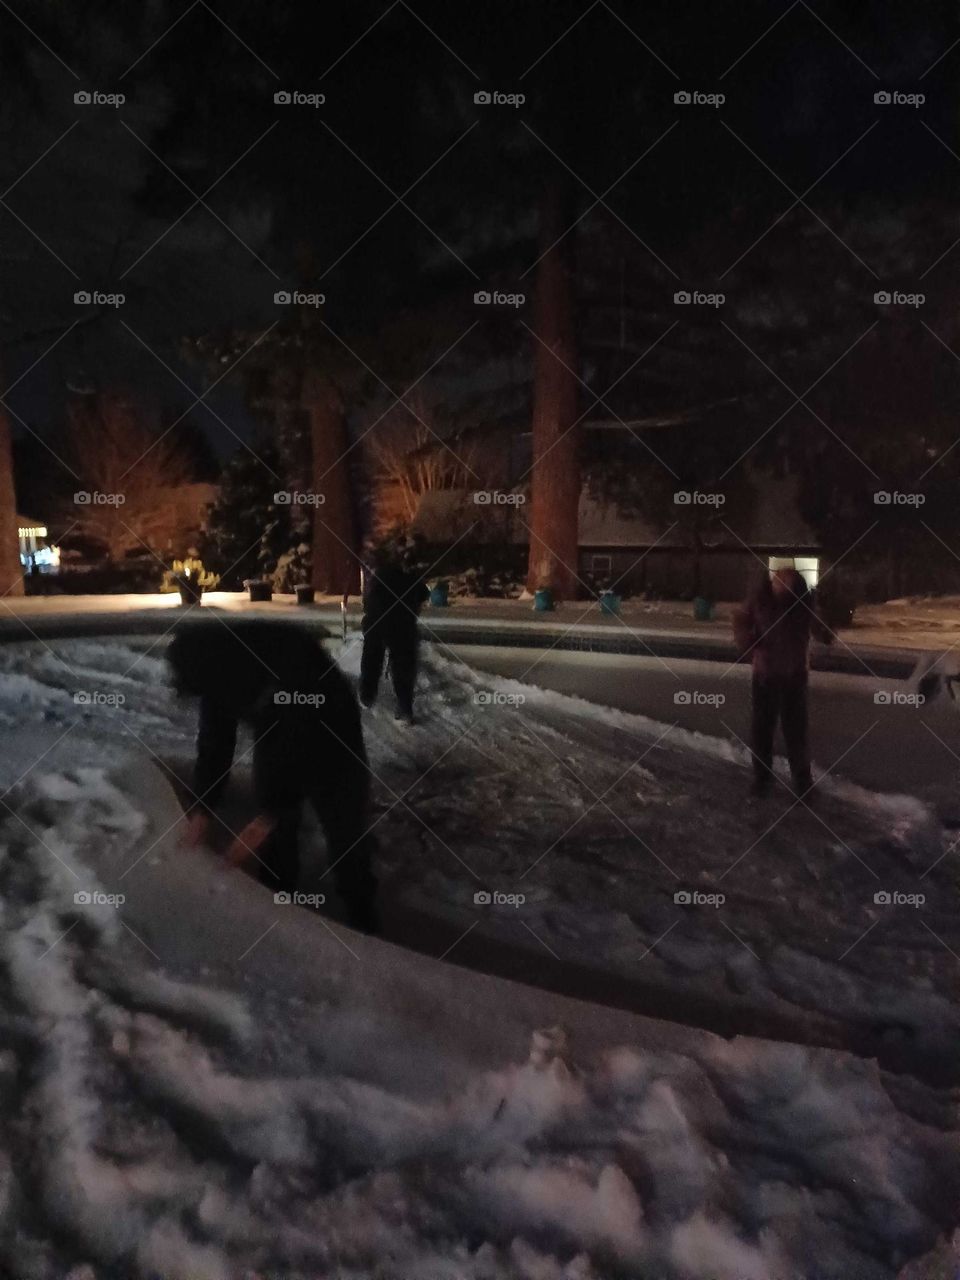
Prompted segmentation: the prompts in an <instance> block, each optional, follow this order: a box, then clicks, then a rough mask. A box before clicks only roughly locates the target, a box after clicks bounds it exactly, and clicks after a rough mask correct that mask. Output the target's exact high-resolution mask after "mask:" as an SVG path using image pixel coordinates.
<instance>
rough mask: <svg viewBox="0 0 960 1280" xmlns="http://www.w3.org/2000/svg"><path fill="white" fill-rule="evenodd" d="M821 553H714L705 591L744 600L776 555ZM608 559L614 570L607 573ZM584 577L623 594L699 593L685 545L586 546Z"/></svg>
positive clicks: (704, 563)
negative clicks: (646, 547)
mask: <svg viewBox="0 0 960 1280" xmlns="http://www.w3.org/2000/svg"><path fill="white" fill-rule="evenodd" d="M804 553H806V554H809V555H817V554H818V553H817V551H816V550H811V549H810V548H802V547H795V548H791V547H774V548H766V547H763V548H759V547H758V548H753V549H752V550H748V549H747V548H745V547H736V548H729V549H726V548H725V549H720V550H718V549H711V550H709V551H706V552H704V554H703V555H702V557H701V560H700V590H701V592H702V593H703V594H704V595H705V596H707V597H708V598H709V599H711V600H742V599H743V598H744V596H746V595H747V593H748V592H749V591H750V590H751V589H752V588H753V586H754V584H755V583H756V581H757V579H758V578H759V577H760V575H761V574H762V572H763V570H764V568H765V567H766V565H767V562H768V559H769V557H770V556H771V555H783V554H786V555H794V554H796V555H801V554H804ZM608 557H609V562H610V568H609V569H606V568H605V567H603V566H605V565H606V563H607V558H608ZM580 576H581V577H582V578H583V579H584V581H585V582H588V583H591V584H593V583H594V582H596V583H597V584H598V585H602V584H603V583H604V582H609V583H610V584H614V583H615V584H616V586H617V589H618V590H620V591H622V592H623V594H629V595H642V594H644V593H645V592H650V593H651V594H652V595H654V596H663V597H665V598H667V599H676V598H677V597H683V596H689V595H692V594H693V591H694V560H693V555H692V553H691V552H690V551H688V550H686V549H685V548H680V547H652V548H649V549H647V550H644V549H643V548H639V547H581V549H580Z"/></svg>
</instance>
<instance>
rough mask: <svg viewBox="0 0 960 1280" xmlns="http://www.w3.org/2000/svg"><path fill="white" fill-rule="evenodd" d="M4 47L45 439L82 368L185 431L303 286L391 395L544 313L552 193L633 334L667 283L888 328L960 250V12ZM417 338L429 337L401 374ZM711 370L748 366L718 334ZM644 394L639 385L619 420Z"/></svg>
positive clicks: (514, 19) (228, 398)
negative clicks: (569, 194)
mask: <svg viewBox="0 0 960 1280" xmlns="http://www.w3.org/2000/svg"><path fill="white" fill-rule="evenodd" d="M0 34H2V39H3V47H2V58H3V69H2V70H3V76H4V84H5V89H6V91H5V93H4V106H3V118H4V126H3V128H4V146H3V151H2V160H0V164H2V166H3V174H2V176H0V181H2V190H3V191H4V193H5V194H4V195H3V205H2V209H0V215H2V223H0V225H2V227H3V239H2V248H0V261H2V264H3V271H4V276H5V288H4V290H3V300H4V301H3V310H2V325H3V328H2V336H3V350H4V383H5V385H9V384H11V383H15V386H14V388H13V390H12V391H11V392H10V393H9V397H8V403H9V405H10V408H11V410H12V412H13V414H14V423H15V428H16V429H18V430H21V431H22V430H24V429H26V428H27V427H29V428H30V429H31V430H35V431H36V432H38V433H39V434H40V435H41V436H43V435H44V434H45V433H46V432H47V431H49V430H50V429H51V427H52V426H53V425H54V424H55V423H56V421H57V420H58V418H60V417H62V413H63V402H64V396H65V388H66V387H68V386H70V385H77V384H82V383H84V382H90V381H91V380H92V381H95V382H97V383H98V384H100V385H103V386H110V387H118V388H125V389H128V390H131V391H133V392H134V393H135V394H137V395H138V396H140V397H143V398H144V399H146V400H149V401H151V402H162V403H164V404H174V405H176V406H177V409H178V411H184V410H186V409H187V408H188V407H189V406H190V404H191V403H192V402H193V400H194V398H195V397H196V396H199V395H201V394H202V393H203V391H204V390H205V388H207V387H209V386H210V384H211V383H212V382H213V381H214V380H215V379H217V378H218V377H219V376H220V374H221V373H222V372H223V369H220V370H219V371H218V369H217V368H216V367H212V366H211V365H210V364H209V363H208V362H205V361H196V362H193V363H191V362H189V361H186V360H185V359H184V354H183V353H184V349H185V340H187V339H190V338H194V337H197V336H203V335H209V334H222V333H225V332H228V331H229V332H232V333H233V334H235V335H237V337H236V346H235V350H236V352H237V353H242V352H243V351H244V350H246V349H247V348H248V347H249V346H250V345H251V344H252V343H253V342H254V341H256V340H257V338H258V337H260V336H261V335H262V334H264V333H265V332H266V331H267V330H269V329H270V326H272V325H275V324H277V323H279V324H280V326H281V327H282V326H283V325H284V324H285V323H287V322H288V320H289V315H290V309H289V308H283V307H278V306H277V305H276V304H275V303H274V295H275V293H276V292H277V291H279V290H284V289H286V290H293V289H300V290H303V291H305V292H312V293H323V294H324V296H325V302H324V304H323V307H322V309H317V313H316V314H317V322H318V323H320V324H322V325H323V326H327V327H329V329H330V331H331V335H330V336H331V342H336V341H337V339H336V338H334V337H333V334H336V335H338V337H339V339H340V340H341V341H342V342H343V343H344V344H345V347H344V351H345V353H349V354H345V359H355V360H356V361H357V363H358V366H359V364H360V363H367V364H369V366H370V370H371V374H372V375H375V377H374V379H373V382H372V383H371V384H370V385H369V386H368V387H367V388H366V389H365V391H364V393H363V394H364V395H365V396H367V397H368V398H369V397H370V396H374V395H381V394H385V392H384V390H383V384H384V383H385V384H386V385H387V386H389V387H390V388H391V390H392V391H393V392H395V393H396V392H399V390H401V387H400V385H398V382H399V381H402V380H403V378H402V377H401V376H400V375H404V376H406V375H407V373H408V371H409V373H411V374H413V376H415V374H416V370H417V364H418V363H419V364H420V367H421V368H425V367H427V366H428V365H429V364H430V363H431V362H432V360H433V359H434V358H435V357H436V356H440V355H441V354H442V353H443V352H444V351H445V350H446V349H447V348H449V347H450V345H451V343H454V342H455V341H457V340H458V338H459V337H460V336H461V335H462V334H463V333H464V332H465V331H466V330H467V329H468V328H469V327H470V326H471V325H472V324H474V322H475V321H476V320H477V312H476V309H475V308H474V306H473V295H474V292H475V291H476V290H478V289H482V288H486V287H499V288H501V289H505V290H513V291H523V292H525V293H526V295H527V296H528V297H529V295H530V293H531V291H532V281H533V276H532V274H530V268H531V266H532V264H533V262H534V261H535V260H536V258H537V256H538V252H537V248H536V205H537V197H538V193H539V192H540V190H542V187H543V184H544V183H545V182H547V181H549V180H550V178H551V176H553V175H556V174H558V173H565V174H567V175H568V176H569V177H570V178H571V187H572V190H573V191H574V192H575V197H576V219H577V221H576V227H575V228H574V230H573V231H571V234H573V235H576V236H577V238H578V240H579V241H580V242H581V243H582V245H583V246H585V250H584V252H583V254H582V258H581V262H582V264H583V265H582V273H581V276H580V278H579V284H580V286H581V287H582V288H583V289H584V291H585V292H589V289H590V285H591V274H592V272H593V271H594V269H595V265H596V261H595V259H593V258H591V253H593V252H595V250H594V249H591V245H594V246H595V245H597V244H600V245H603V244H604V243H605V242H606V243H609V244H610V245H614V244H616V246H617V247H616V252H617V253H618V254H619V255H620V257H621V260H622V265H621V267H620V281H621V286H622V291H623V293H624V295H625V296H627V297H628V298H629V303H630V306H631V308H633V309H634V310H635V311H636V313H637V314H640V313H645V312H649V313H656V312H659V311H661V310H667V309H668V308H669V305H670V302H671V299H672V295H673V293H674V291H675V290H677V289H680V288H688V289H701V290H705V291H711V290H714V291H715V290H718V289H722V290H723V292H724V294H725V296H726V298H727V299H728V305H727V310H726V312H725V313H724V315H725V317H726V318H728V319H731V323H736V321H735V320H733V319H732V318H733V317H735V316H736V315H737V309H738V308H739V309H740V312H741V313H743V314H754V315H755V313H756V312H757V309H758V308H759V310H760V311H761V312H762V310H763V307H764V305H766V300H767V299H768V297H769V294H770V293H771V292H775V293H776V294H777V295H778V297H779V298H780V299H781V301H782V300H783V299H784V298H785V297H788V296H789V295H790V292H791V290H801V289H802V290H803V291H804V292H806V291H808V290H810V289H814V290H815V291H817V292H818V293H819V294H820V295H821V296H822V298H823V299H824V300H826V301H829V300H830V299H831V298H832V299H833V301H836V300H837V299H838V298H839V297H841V295H842V301H843V305H844V306H850V307H856V306H862V307H863V308H864V312H865V313H868V312H869V308H870V305H871V301H872V294H873V292H874V290H875V289H878V288H882V287H888V286H889V287H899V288H902V289H907V290H909V289H918V288H925V289H926V292H927V293H928V294H932V293H934V292H935V291H936V288H937V286H938V284H939V285H940V286H941V287H947V285H948V283H949V281H950V273H951V271H952V269H953V268H954V267H955V265H956V261H957V255H958V254H960V249H953V247H952V245H953V241H954V239H955V238H956V237H960V221H958V219H957V217H956V214H955V212H954V210H955V208H956V197H955V192H956V190H957V184H958V182H960V136H958V133H957V120H958V118H960V117H958V113H957V102H956V96H957V95H956V91H955V84H956V78H957V60H958V59H960V45H955V43H954V42H955V41H956V40H957V39H958V38H960V31H958V30H957V24H956V18H955V14H954V12H953V10H952V8H951V7H950V6H948V5H946V4H931V5H925V6H923V7H922V8H921V9H917V10H912V9H909V8H908V7H907V6H904V5H902V4H898V5H895V4H870V5H867V4H861V5H845V6H839V5H822V6H811V5H808V4H806V3H804V2H803V0H798V2H797V3H794V4H792V5H788V4H776V5H773V4H760V3H746V4H741V5H736V6H733V5H730V4H699V5H687V6H683V7H679V6H676V5H672V4H666V3H657V4H651V5H644V6H639V5H629V6H622V7H619V8H618V7H617V6H615V5H612V4H611V5H608V4H606V3H605V2H603V0H598V2H597V3H594V4H592V5H589V4H580V5H573V4H568V3H554V4H533V3H526V4H523V5H516V4H512V5H506V4H499V3H486V4H480V5H475V6H445V5H438V4H421V5H419V6H417V7H416V8H414V7H411V6H408V5H407V4H406V3H404V2H403V0H398V2H397V3H394V4H378V5H368V4H350V5H339V6H338V5H331V6H316V5H304V4H289V3H277V4H272V5H269V6H266V5H254V4H245V3H240V4H234V5H233V6H231V7H230V10H229V12H220V11H218V9H217V8H216V6H214V5H208V4H206V3H205V0H197V2H196V3H193V4H189V3H181V4H176V5H174V4H170V3H166V2H165V0H155V2H154V3H151V4H146V5H143V6H131V7H130V8H129V11H128V9H127V7H126V6H122V5H119V4H112V5H110V4H102V5H93V6H91V7H89V8H86V9H85V10H84V12H83V13H82V14H80V13H75V12H73V11H72V10H71V7H70V6H67V5H65V4H54V3H33V4H24V5H20V6H18V7H15V8H11V9H8V10H4V11H3V12H2V13H0ZM481 91H485V92H489V93H491V94H495V93H499V94H502V95H508V96H509V95H523V97H524V98H525V101H524V102H523V103H522V104H520V105H515V104H514V103H511V102H503V103H497V102H491V103H489V104H487V103H480V104H478V103H476V102H475V101H474V96H475V94H477V93H478V92H481ZM681 91H686V92H689V93H691V94H694V93H697V94H701V95H707V96H709V95H723V97H724V99H725V100H724V101H723V102H722V103H720V104H719V105H715V104H714V103H711V102H710V101H704V102H691V103H677V102H675V100H674V99H675V94H677V93H678V92H681ZM879 91H889V92H891V93H893V92H898V93H900V94H902V95H917V94H920V95H922V96H923V99H924V100H923V101H922V103H919V104H918V103H915V102H907V101H905V102H891V103H889V104H887V103H877V102H875V94H876V93H877V92H879ZM78 92H81V93H82V92H87V93H90V94H100V95H106V96H107V98H108V99H109V96H110V95H120V94H122V95H123V96H124V99H125V100H124V101H123V102H122V104H120V105H115V104H114V103H113V102H111V101H110V100H105V101H100V102H98V101H93V102H89V103H77V102H75V100H74V98H75V95H76V94H77V93H78ZM283 92H285V93H289V94H291V95H294V94H299V95H303V97H304V99H305V100H303V101H299V102H297V101H293V102H290V103H277V102H275V100H274V99H275V95H276V94H277V93H283ZM316 95H323V97H324V101H323V102H322V103H316V102H314V101H313V100H311V96H314V97H315V96H316ZM804 255H808V260H806V261H805V259H804ZM785 263H788V264H790V267H791V268H792V269H791V270H789V271H785V269H784V264H785ZM894 277H895V278H894ZM921 281H922V282H923V283H922V284H921V283H920V282H921ZM81 290H87V291H99V293H101V294H104V295H112V294H122V295H123V296H124V299H125V300H124V302H123V304H122V305H118V306H114V305H111V304H110V303H104V304H102V305H97V304H93V305H86V306H84V305H77V304H75V302H74V295H75V293H76V292H78V291H81ZM731 302H732V303H733V307H731V306H730V305H729V304H730V303H731ZM407 317H409V318H410V326H411V327H416V328H417V331H418V333H419V332H420V330H421V329H422V328H425V329H426V331H427V333H428V339H427V340H426V341H425V342H423V343H422V344H421V345H420V346H419V347H418V348H416V349H415V350H414V351H413V353H412V354H410V355H409V357H408V358H407V357H406V353H404V355H405V358H407V365H406V367H403V362H402V361H398V360H397V359H396V358H395V357H396V356H397V347H398V341H399V340H398V338H397V331H398V330H399V331H400V332H402V331H403V329H404V323H405V318H407ZM505 323H506V322H505ZM817 323H820V322H819V321H818V322H817ZM823 323H827V321H824V322H823ZM488 324H489V317H488V316H487V315H484V317H483V325H484V326H488ZM482 327H483V326H482ZM656 327H657V326H656V325H655V324H654V325H652V328H653V329H656ZM760 327H761V329H762V324H761V326H760ZM854 327H855V325H854ZM384 334H387V335H388V336H386V337H384V336H383V335H384ZM511 335H512V336H510V338H509V340H508V342H507V346H508V347H510V349H511V350H512V351H513V352H514V354H519V355H520V356H521V357H522V356H524V355H526V356H529V339H528V338H527V337H525V336H524V333H523V330H522V328H517V327H516V325H515V326H514V329H513V330H511ZM818 337H822V335H818ZM943 337H944V341H945V342H946V343H947V344H948V345H949V344H950V342H951V338H950V335H949V334H945V335H943ZM679 339H680V335H679V334H677V335H676V337H675V338H672V339H671V340H670V341H678V340H679ZM838 342H839V344H840V345H839V348H838V351H837V354H839V353H840V350H842V348H843V345H844V344H843V342H842V341H840V338H839V336H838ZM524 344H526V346H524ZM668 345H669V343H668ZM495 348H496V343H495V342H494V343H489V342H485V343H482V344H481V343H479V342H478V340H477V337H474V338H471V339H470V340H469V341H467V343H466V346H465V347H464V348H462V349H460V350H459V351H458V353H457V358H456V360H457V362H458V363H453V364H448V365H446V366H445V367H444V369H441V370H440V372H439V375H438V376H444V374H447V375H449V376H451V377H453V378H454V379H456V378H461V379H465V380H469V381H470V382H471V383H473V384H476V383H478V382H479V383H480V384H481V385H482V384H483V382H484V379H485V378H486V379H487V380H488V381H490V382H492V381H493V380H494V378H495V374H494V372H493V369H494V364H495V357H496V350H495ZM713 349H714V351H715V353H716V355H717V357H718V358H719V359H721V360H722V359H727V358H730V359H733V358H734V357H733V355H732V353H733V351H734V350H735V343H733V341H732V340H731V338H730V336H729V335H728V334H724V333H723V332H722V330H721V327H720V326H719V324H718V325H717V326H716V332H715V343H714V344H713ZM762 355H763V358H764V359H765V360H767V359H769V361H770V362H771V363H774V364H776V362H777V360H778V359H781V358H782V359H783V360H789V359H790V356H791V353H790V352H789V351H781V350H780V349H779V347H778V343H777V341H776V340H775V339H772V340H771V342H770V344H769V345H768V346H767V347H765V348H764V349H763V351H762ZM737 358H739V357H737ZM947 358H949V357H947ZM229 364H230V362H229V361H228V362H225V367H229ZM778 367H779V366H778ZM242 372H243V370H242V364H241V365H238V367H237V369H236V370H235V371H232V372H231V373H230V374H229V376H228V377H227V378H225V379H224V380H223V381H222V382H220V383H218V385H217V386H216V387H215V388H214V389H213V391H212V392H211V394H210V398H209V401H208V402H207V403H208V404H209V409H208V408H207V407H206V405H205V404H198V405H197V406H196V409H195V411H194V412H193V413H192V417H193V418H194V419H195V420H196V421H197V422H198V423H200V424H201V425H202V427H203V429H204V430H205V431H206V433H207V434H208V436H209V438H210V440H211V442H212V443H213V445H214V446H215V448H216V449H217V451H218V452H219V453H220V454H221V455H224V454H226V453H228V452H230V451H231V450H232V448H233V447H234V446H235V443H236V437H237V436H239V437H243V438H248V437H249V436H250V434H251V432H252V431H253V429H254V428H253V423H252V420H251V417H250V413H249V411H248V409H247V407H246V405H247V395H246V393H245V390H244V384H243V379H242V376H241V375H242ZM586 375H587V378H588V380H589V378H590V376H591V366H590V362H589V353H588V354H587V362H586ZM650 376H651V377H653V376H654V374H653V371H652V372H651V375H650ZM377 379H380V380H381V381H380V382H379V384H378V383H377ZM410 380H412V377H409V376H408V377H407V381H410ZM625 394H626V393H625ZM656 394H657V392H656V388H655V387H653V386H646V385H645V384H644V382H643V379H642V378H641V379H640V380H639V381H635V382H634V383H633V384H632V385H631V387H630V390H629V394H626V398H625V399H624V400H623V401H622V402H621V403H620V405H619V408H618V412H625V413H626V412H631V411H634V410H636V408H637V407H638V406H639V407H641V408H642V406H643V405H644V403H645V401H646V400H648V399H651V398H653V399H655V398H656ZM353 407H354V408H355V407H356V406H353Z"/></svg>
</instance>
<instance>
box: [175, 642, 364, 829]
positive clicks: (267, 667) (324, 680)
mask: <svg viewBox="0 0 960 1280" xmlns="http://www.w3.org/2000/svg"><path fill="white" fill-rule="evenodd" d="M167 656H168V659H169V661H170V664H171V667H172V669H173V676H174V683H175V685H176V687H177V689H178V691H179V692H181V693H185V694H188V695H193V696H196V697H199V698H200V725H199V732H198V736H197V762H196V769H195V772H194V784H193V791H194V802H193V805H192V806H191V808H194V807H197V806H199V805H201V804H202V805H204V806H210V807H212V806H213V805H215V804H216V802H217V800H218V799H219V798H220V796H221V794H222V792H223V790H224V788H225V786H226V784H227V780H228V778H229V774H230V769H231V766H232V764H233V758H234V753H235V751H236V741H237V728H238V726H239V724H240V723H241V722H242V723H244V724H248V725H250V727H251V728H252V730H253V740H254V746H253V759H254V776H255V783H256V789H257V798H258V800H259V802H260V804H261V805H262V806H263V808H264V809H267V810H278V809H282V808H284V807H287V806H290V805H294V804H296V803H298V802H299V801H300V800H302V799H303V798H304V797H305V796H307V795H310V794H313V793H315V792H316V791H317V790H318V789H323V790H326V791H331V790H333V789H335V788H341V787H342V788H343V794H344V795H345V796H346V795H347V794H348V793H349V795H350V796H351V797H353V800H354V802H355V803H357V804H361V803H362V802H363V800H364V798H365V796H366V792H367V789H368V782H369V778H368V769H367V764H366V753H365V751H364V746H363V732H362V729H361V725H360V710H359V707H358V706H357V700H356V697H355V695H354V692H353V688H352V687H351V685H350V683H349V682H348V681H347V680H346V679H345V677H344V676H343V674H342V673H341V672H340V670H339V668H338V667H337V665H336V663H335V662H334V661H333V659H332V658H331V657H330V655H329V654H328V653H327V652H326V651H325V650H324V649H323V647H322V645H321V644H320V643H319V642H318V641H317V640H316V639H314V637H313V636H311V635H310V633H309V632H307V631H305V630H303V629H302V628H300V627H298V626H296V625H294V624H292V623H283V622H265V621H258V620H256V619H243V620H239V621H232V622H229V623H228V622H226V621H223V620H221V619H210V620H207V621H197V622H191V623H187V624H185V625H182V626H180V627H179V628H178V629H177V631H176V633H175V635H174V637H173V639H172V641H171V643H170V647H169V649H168V651H167Z"/></svg>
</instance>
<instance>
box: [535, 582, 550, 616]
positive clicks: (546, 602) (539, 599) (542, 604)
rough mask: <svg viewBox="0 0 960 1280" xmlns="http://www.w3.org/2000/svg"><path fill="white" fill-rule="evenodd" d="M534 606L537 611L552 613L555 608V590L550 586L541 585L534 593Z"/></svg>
mask: <svg viewBox="0 0 960 1280" xmlns="http://www.w3.org/2000/svg"><path fill="white" fill-rule="evenodd" d="M533 607H534V610H535V611H536V612H537V613H550V612H551V611H552V609H553V592H552V591H551V590H550V588H549V587H540V589H539V590H537V591H535V592H534V593H533Z"/></svg>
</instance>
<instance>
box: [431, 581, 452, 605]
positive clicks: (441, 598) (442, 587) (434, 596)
mask: <svg viewBox="0 0 960 1280" xmlns="http://www.w3.org/2000/svg"><path fill="white" fill-rule="evenodd" d="M430 603H431V604H432V605H433V607H434V608H435V609H445V608H446V607H447V605H448V604H449V603H450V584H449V582H438V583H437V585H436V586H435V587H431V588H430Z"/></svg>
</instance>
